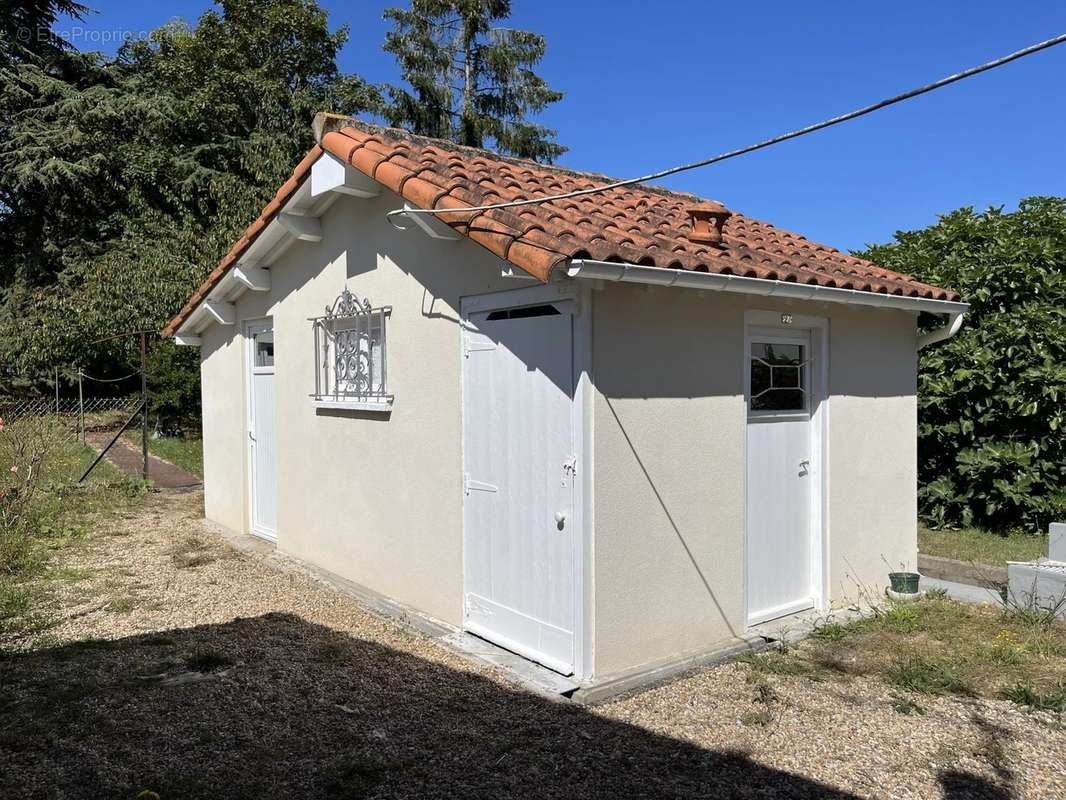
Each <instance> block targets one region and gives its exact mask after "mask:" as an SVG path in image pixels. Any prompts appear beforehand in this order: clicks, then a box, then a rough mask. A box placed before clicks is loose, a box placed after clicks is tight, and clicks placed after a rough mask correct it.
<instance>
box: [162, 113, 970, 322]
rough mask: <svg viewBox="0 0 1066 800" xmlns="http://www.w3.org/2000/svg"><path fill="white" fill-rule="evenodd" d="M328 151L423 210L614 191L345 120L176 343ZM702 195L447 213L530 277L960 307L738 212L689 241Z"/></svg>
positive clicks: (192, 303)
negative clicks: (704, 276) (879, 297)
mask: <svg viewBox="0 0 1066 800" xmlns="http://www.w3.org/2000/svg"><path fill="white" fill-rule="evenodd" d="M322 150H325V151H327V152H329V153H331V154H332V155H334V156H335V157H337V158H338V159H340V160H342V161H345V162H347V163H349V164H351V165H352V166H353V167H355V168H356V169H357V170H359V171H360V172H362V173H363V174H365V175H367V176H369V177H371V178H373V179H374V180H376V181H378V182H379V183H381V184H383V185H384V186H386V187H387V188H389V189H391V190H392V191H394V192H396V193H397V194H399V195H401V196H402V197H403V198H404V199H405V200H406V201H407V202H409V203H410V204H412V205H414V206H416V207H418V208H434V209H448V208H462V207H465V206H479V205H491V204H494V203H501V202H507V201H510V200H520V199H525V198H531V197H544V196H547V195H552V194H562V193H565V192H570V191H574V190H577V189H583V188H588V187H593V186H600V185H603V184H604V183H609V182H611V179H609V178H606V177H604V176H602V175H591V174H587V173H579V172H574V171H571V170H567V169H562V168H559V167H550V166H545V165H543V164H538V163H535V162H532V161H525V160H521V159H514V158H507V157H504V156H500V155H497V154H495V153H491V152H489V151H486V150H477V149H473V148H468V147H460V146H457V145H454V144H451V143H449V142H443V141H439V140H433V139H425V138H422V137H417V136H413V135H411V134H408V133H406V132H405V131H400V130H396V129H391V128H380V127H377V126H373V125H369V124H366V123H362V122H358V121H355V120H345V121H344V122H343V123H342V125H341V126H340V127H339V129H334V130H327V132H326V133H325V134H324V135H323V136H322V141H321V148H319V147H317V146H316V147H315V148H312V150H311V152H309V153H308V154H307V156H306V157H305V158H304V159H303V161H301V162H300V164H299V166H297V168H296V171H295V172H294V173H293V176H292V177H291V178H290V179H289V180H288V181H286V183H285V185H284V186H282V188H281V190H279V191H278V194H277V196H275V198H274V200H273V201H271V203H270V204H269V205H268V206H267V207H266V208H265V209H264V210H263V213H262V214H261V215H260V216H259V219H257V220H256V221H255V222H254V223H253V224H252V226H251V227H249V229H248V230H247V231H246V232H245V234H244V236H243V237H241V239H240V241H238V242H237V244H236V245H235V246H234V248H233V249H232V250H231V251H230V253H229V254H228V255H227V256H226V257H225V258H224V259H223V260H222V262H220V263H219V265H218V266H217V267H216V268H215V269H214V270H213V271H212V272H211V274H210V275H209V276H208V278H207V280H206V281H205V283H204V285H203V286H201V287H200V288H199V289H198V290H197V291H196V293H195V294H194V295H193V296H192V298H191V299H190V300H189V302H188V303H187V304H186V305H185V307H184V308H183V309H182V311H181V313H179V314H178V316H176V317H175V318H174V319H173V320H172V321H171V322H170V323H169V324H168V325H167V328H166V330H164V334H166V335H172V334H173V332H174V331H176V330H177V328H178V327H179V326H180V325H181V324H182V323H183V322H184V321H185V319H187V318H188V316H189V314H191V313H192V311H193V309H194V308H195V307H196V305H197V304H198V303H199V302H200V301H201V300H202V299H203V298H204V297H205V296H206V295H207V293H208V292H209V291H210V290H211V288H213V287H214V285H215V284H216V283H217V282H218V280H220V279H221V277H222V274H224V273H225V271H226V270H227V269H228V268H229V267H230V266H231V265H232V264H233V263H234V262H235V261H236V260H237V259H238V258H239V257H240V255H241V254H242V253H243V252H244V249H246V248H247V246H248V244H250V242H251V240H252V239H254V237H255V236H256V235H257V234H258V233H259V231H260V230H262V228H263V227H265V226H266V224H267V222H269V220H270V219H271V218H272V217H273V215H274V214H276V213H277V211H278V210H279V209H280V208H281V206H282V205H283V204H284V203H285V201H286V200H288V198H289V197H290V196H291V195H292V193H293V192H294V191H295V190H296V188H297V187H298V185H299V183H300V182H301V181H302V180H303V179H304V178H305V177H306V175H307V174H308V173H309V171H310V166H311V164H312V163H313V162H314V160H315V159H316V158H317V157H318V155H319V154H320V153H321V152H322ZM700 202H701V201H700V199H699V198H697V197H694V196H692V195H687V194H680V193H677V192H671V191H667V190H665V189H661V188H658V187H654V186H647V185H641V186H629V187H625V188H622V189H612V190H610V191H607V192H604V193H602V194H593V195H585V196H583V197H576V198H570V199H567V200H553V201H551V202H547V203H543V204H537V205H529V206H519V207H517V208H509V209H496V210H492V211H485V212H476V213H469V212H468V213H462V214H455V213H451V214H440V215H437V216H438V219H441V220H442V221H444V222H446V223H447V224H448V225H450V226H451V227H453V228H454V229H455V230H457V231H458V232H460V233H462V234H464V235H466V236H468V237H469V238H471V239H472V240H474V241H475V242H477V243H478V244H481V245H483V246H484V247H486V248H487V249H489V250H490V251H492V252H493V253H495V254H496V255H498V256H499V257H501V258H503V259H506V260H507V261H509V262H511V263H512V264H514V265H515V266H517V267H519V268H521V269H522V270H524V271H526V272H528V273H529V274H531V275H533V276H535V277H536V278H539V279H540V280H542V281H547V280H548V279H549V277H550V275H551V272H552V270H553V269H554V268H555V267H557V266H559V265H560V264H564V263H565V262H567V261H568V260H570V259H572V258H589V259H594V260H598V261H622V262H628V263H633V264H640V265H642V266H652V267H661V268H663V269H684V270H693V271H697V272H711V273H718V274H722V275H741V276H745V277H751V278H764V279H769V280H779V281H793V282H797V283H803V284H817V285H819V286H827V287H836V288H842V289H855V290H859V291H866V292H878V293H883V294H884V293H887V294H894V295H900V296H906V297H921V298H928V299H933V300H958V299H959V295H958V294H957V293H955V292H952V291H947V290H945V289H939V288H937V287H935V286H930V285H928V284H924V283H921V282H919V281H917V280H915V279H914V278H911V277H910V276H908V275H902V274H900V273H898V272H892V271H891V270H887V269H883V268H882V267H879V266H877V265H876V264H873V263H871V262H869V261H865V260H863V259H861V258H855V257H854V256H850V255H848V254H847V253H843V252H841V251H840V250H837V249H835V248H833V247H827V246H825V245H820V244H817V243H815V242H812V241H810V240H809V239H807V238H805V237H803V236H800V235H798V234H794V233H789V232H787V231H783V230H781V229H780V228H777V227H775V226H773V225H770V224H769V223H765V222H760V221H758V220H755V219H752V218H750V217H747V216H744V215H743V214H740V213H738V212H735V211H733V212H731V214H730V216H729V217H728V218H727V219H726V221H725V224H724V228H723V231H722V233H723V236H722V241H721V243H720V244H717V245H715V244H710V243H708V242H706V241H699V239H700V238H706V237H699V236H696V237H691V238H690V234H691V233H692V231H693V228H692V219H691V217H690V216H689V213H688V210H689V209H690V208H692V207H693V206H695V205H696V204H698V203H700Z"/></svg>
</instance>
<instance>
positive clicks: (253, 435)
mask: <svg viewBox="0 0 1066 800" xmlns="http://www.w3.org/2000/svg"><path fill="white" fill-rule="evenodd" d="M248 438H249V439H251V440H252V441H253V442H254V441H255V434H254V433H252V432H251V431H248Z"/></svg>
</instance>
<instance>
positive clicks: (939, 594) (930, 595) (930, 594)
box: [924, 586, 948, 600]
mask: <svg viewBox="0 0 1066 800" xmlns="http://www.w3.org/2000/svg"><path fill="white" fill-rule="evenodd" d="M947 597H948V590H947V589H942V588H940V587H939V586H937V587H934V588H932V589H926V590H925V598H924V599H926V600H947Z"/></svg>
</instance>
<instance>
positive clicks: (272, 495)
mask: <svg viewBox="0 0 1066 800" xmlns="http://www.w3.org/2000/svg"><path fill="white" fill-rule="evenodd" d="M245 332H246V338H247V342H248V358H247V361H248V448H249V464H250V465H251V508H252V532H253V533H256V534H258V535H259V536H263V537H265V538H267V539H272V540H273V539H277V531H278V526H277V460H278V447H277V436H276V433H275V431H276V429H275V422H274V324H273V322H272V321H271V320H269V319H268V320H258V321H256V322H249V323H248V325H247V327H246V329H245Z"/></svg>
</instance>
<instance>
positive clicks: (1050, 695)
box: [999, 682, 1066, 714]
mask: <svg viewBox="0 0 1066 800" xmlns="http://www.w3.org/2000/svg"><path fill="white" fill-rule="evenodd" d="M999 696H1000V697H1002V698H1003V699H1004V700H1010V701H1011V702H1012V703H1015V704H1017V705H1020V706H1028V707H1029V708H1035V709H1037V710H1040V711H1055V712H1057V713H1059V714H1061V713H1063V712H1064V711H1066V683H1060V684H1059V685H1058V686H1057V687H1055V688H1053V689H1050V690H1047V691H1044V692H1041V691H1039V690H1037V689H1036V688H1034V687H1033V685H1032V684H1031V683H1028V682H1026V683H1016V684H1014V685H1013V686H1004V687H1003V688H1002V689H1000V691H999Z"/></svg>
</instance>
